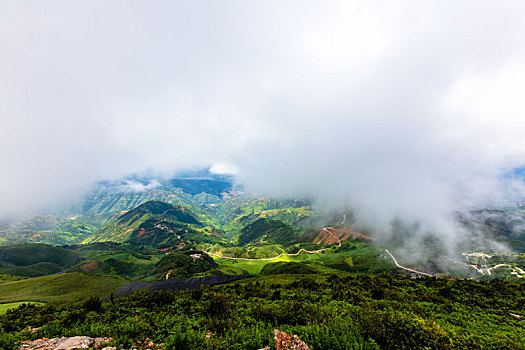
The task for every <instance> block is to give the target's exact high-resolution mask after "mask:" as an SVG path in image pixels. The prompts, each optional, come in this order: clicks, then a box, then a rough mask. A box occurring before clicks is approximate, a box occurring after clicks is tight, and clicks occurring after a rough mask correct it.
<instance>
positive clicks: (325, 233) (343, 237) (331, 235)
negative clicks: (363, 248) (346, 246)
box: [314, 226, 374, 245]
mask: <svg viewBox="0 0 525 350" xmlns="http://www.w3.org/2000/svg"><path fill="white" fill-rule="evenodd" d="M350 238H352V239H368V240H373V239H374V238H373V237H370V236H368V235H365V234H364V233H361V232H356V231H354V230H353V227H352V226H345V227H343V228H334V227H325V228H323V229H322V230H321V232H319V234H318V235H317V237H315V239H314V242H315V243H317V244H321V243H323V244H325V245H330V244H336V243H339V242H344V241H347V240H349V239H350Z"/></svg>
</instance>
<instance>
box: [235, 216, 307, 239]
mask: <svg viewBox="0 0 525 350" xmlns="http://www.w3.org/2000/svg"><path fill="white" fill-rule="evenodd" d="M301 232H302V230H301V229H300V228H297V227H293V226H290V225H287V224H285V223H283V222H281V221H277V220H272V219H267V218H261V219H258V220H257V221H255V222H253V223H251V224H249V225H247V226H245V227H244V228H243V229H242V230H241V234H240V235H239V244H248V243H253V244H283V245H288V244H290V243H292V242H293V241H294V240H295V239H297V238H298V237H299V235H300V234H301Z"/></svg>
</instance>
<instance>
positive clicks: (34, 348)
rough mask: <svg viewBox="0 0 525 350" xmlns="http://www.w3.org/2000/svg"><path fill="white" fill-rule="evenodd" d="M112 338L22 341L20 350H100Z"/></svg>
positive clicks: (65, 338) (64, 338)
mask: <svg viewBox="0 0 525 350" xmlns="http://www.w3.org/2000/svg"><path fill="white" fill-rule="evenodd" d="M112 340H113V339H112V338H90V337H82V336H81V337H70V338H67V337H63V338H53V339H47V338H42V339H37V340H24V341H23V342H22V345H21V346H20V350H73V349H101V348H103V346H104V344H106V343H109V342H110V341H112Z"/></svg>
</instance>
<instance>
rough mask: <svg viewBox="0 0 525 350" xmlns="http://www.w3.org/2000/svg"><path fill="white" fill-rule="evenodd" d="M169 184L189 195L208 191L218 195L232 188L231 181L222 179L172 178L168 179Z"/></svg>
mask: <svg viewBox="0 0 525 350" xmlns="http://www.w3.org/2000/svg"><path fill="white" fill-rule="evenodd" d="M170 184H171V185H172V186H173V187H175V188H180V189H181V190H182V191H183V192H185V193H189V194H191V195H197V194H199V193H208V194H211V195H214V196H217V197H220V196H221V194H222V193H225V192H228V191H230V190H231V189H232V183H231V182H229V181H224V180H210V179H172V180H170Z"/></svg>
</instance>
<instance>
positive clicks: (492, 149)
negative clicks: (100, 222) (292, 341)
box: [0, 0, 525, 237]
mask: <svg viewBox="0 0 525 350" xmlns="http://www.w3.org/2000/svg"><path fill="white" fill-rule="evenodd" d="M524 26H525V5H524V4H523V3H522V2H517V1H516V2H512V1H500V2H491V1H463V2H460V3H458V2H453V1H429V2H421V3H416V2H410V1H395V2H391V1H355V2H351V1H350V2H339V1H328V2H327V1H318V2H313V1H308V2H304V1H258V2H240V1H221V2H215V1H203V2H195V1H180V2H179V1H178V2H168V1H161V2H157V3H155V5H154V6H153V5H152V4H151V3H147V2H142V1H129V0H128V1H111V2H107V1H74V2H72V1H46V2H34V1H0V30H1V31H2V33H3V35H2V36H1V37H0V77H1V79H0V123H1V124H0V169H1V171H0V213H3V214H11V213H20V212H26V213H27V212H31V211H35V210H40V209H41V208H43V207H46V206H49V205H52V204H55V203H57V202H62V201H64V200H67V199H68V198H70V197H72V196H76V195H78V194H80V193H82V191H84V190H85V189H86V188H87V187H88V186H89V185H90V184H91V183H92V182H93V181H97V180H102V179H115V178H119V177H121V176H123V175H125V174H129V173H131V172H140V171H142V170H144V169H149V170H151V171H154V172H156V173H159V174H163V175H166V176H168V175H169V174H172V173H174V172H176V171H178V170H180V169H187V168H193V167H203V166H210V165H214V167H215V168H216V169H222V170H221V171H225V170H224V169H228V170H227V171H235V172H236V174H237V176H238V178H239V179H240V181H241V182H242V183H243V184H244V186H245V187H246V188H247V190H250V191H257V192H262V193H267V194H269V195H276V196H308V197H312V198H315V199H316V200H317V203H319V205H320V206H327V207H338V206H343V205H345V206H351V207H354V208H356V210H357V212H358V215H359V217H360V218H361V222H362V223H363V224H364V223H366V224H367V225H371V226H373V227H375V228H376V229H377V230H378V232H379V231H381V229H382V228H384V227H386V226H388V225H389V223H390V222H391V221H392V219H393V218H394V217H399V218H401V219H404V220H407V221H408V222H411V221H419V222H421V223H422V227H423V228H422V229H421V230H423V231H425V230H426V229H432V230H435V231H438V232H440V234H443V235H449V236H451V237H454V236H455V235H457V234H461V232H460V231H458V228H457V227H455V225H454V224H453V221H452V220H451V215H452V213H453V211H455V210H458V209H462V208H469V207H479V206H486V205H490V203H493V202H491V201H490V199H509V198H511V197H512V196H517V197H519V196H520V195H521V194H522V193H523V192H522V189H521V184H520V183H515V182H512V181H511V180H509V179H508V178H507V179H506V178H505V177H504V174H505V173H506V172H507V171H508V170H509V169H512V168H513V167H515V166H520V165H522V164H523V163H524V160H525V158H524V157H525V139H524V138H523V130H525V117H524V116H525V99H523V91H525V41H524V40H523V37H525V27H524ZM232 169H233V170H232ZM511 182H512V183H511ZM152 184H154V182H153V183H152ZM128 185H129V186H128V187H130V189H131V190H142V187H140V186H139V187H137V186H136V184H132V183H129V184H128ZM148 186H149V185H148ZM152 186H153V185H152ZM143 187H144V186H143ZM487 203H489V204H487Z"/></svg>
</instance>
